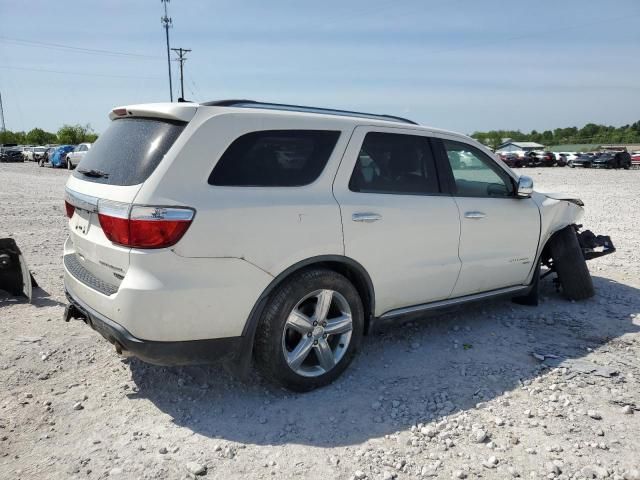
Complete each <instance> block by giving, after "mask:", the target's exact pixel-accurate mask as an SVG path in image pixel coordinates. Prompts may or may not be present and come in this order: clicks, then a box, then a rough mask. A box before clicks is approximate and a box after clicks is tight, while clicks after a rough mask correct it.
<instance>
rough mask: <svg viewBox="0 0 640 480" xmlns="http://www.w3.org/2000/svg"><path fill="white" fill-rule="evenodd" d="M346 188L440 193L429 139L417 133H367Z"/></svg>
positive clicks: (382, 191)
mask: <svg viewBox="0 0 640 480" xmlns="http://www.w3.org/2000/svg"><path fill="white" fill-rule="evenodd" d="M349 190H351V191H353V192H362V193H394V194H409V195H416V194H417V195H420V194H423V195H426V194H434V193H439V191H440V190H439V185H438V178H437V176H436V168H435V163H434V160H433V156H432V154H431V148H430V146H429V143H428V140H427V139H426V138H425V137H421V136H417V135H402V134H397V133H382V132H370V133H367V135H366V137H365V138H364V142H363V143H362V147H361V148H360V153H359V154H358V161H357V162H356V166H355V168H354V169H353V174H352V175H351V179H350V181H349Z"/></svg>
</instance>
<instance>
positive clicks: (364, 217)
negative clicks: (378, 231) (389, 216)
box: [351, 212, 382, 223]
mask: <svg viewBox="0 0 640 480" xmlns="http://www.w3.org/2000/svg"><path fill="white" fill-rule="evenodd" d="M381 218H382V215H380V214H378V213H371V212H366V213H354V214H353V215H351V220H353V221H354V222H365V223H371V222H377V221H378V220H380V219H381Z"/></svg>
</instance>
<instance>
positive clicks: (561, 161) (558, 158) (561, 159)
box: [556, 153, 567, 167]
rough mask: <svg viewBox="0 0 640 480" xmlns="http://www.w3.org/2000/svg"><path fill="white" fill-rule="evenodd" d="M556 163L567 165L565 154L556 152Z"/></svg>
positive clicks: (562, 165) (561, 165)
mask: <svg viewBox="0 0 640 480" xmlns="http://www.w3.org/2000/svg"><path fill="white" fill-rule="evenodd" d="M556 165H557V166H558V167H566V166H567V156H566V155H565V154H564V153H558V154H557V155H556Z"/></svg>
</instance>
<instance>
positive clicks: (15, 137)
mask: <svg viewBox="0 0 640 480" xmlns="http://www.w3.org/2000/svg"><path fill="white" fill-rule="evenodd" d="M97 138H98V134H97V133H95V132H94V131H93V129H92V128H91V125H89V124H86V125H80V124H76V125H63V126H62V127H61V128H60V129H59V130H58V131H57V132H56V133H53V132H47V131H45V130H43V129H42V128H33V129H31V130H29V131H28V132H12V131H11V130H6V131H4V132H0V144H6V143H15V144H18V145H34V146H38V145H48V144H52V143H54V144H59V145H77V144H78V143H83V142H90V143H93V142H95V141H96V139H97Z"/></svg>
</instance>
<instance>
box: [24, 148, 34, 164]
mask: <svg viewBox="0 0 640 480" xmlns="http://www.w3.org/2000/svg"><path fill="white" fill-rule="evenodd" d="M22 157H23V158H24V159H25V160H27V161H29V162H32V161H33V147H29V146H26V147H23V149H22Z"/></svg>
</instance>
